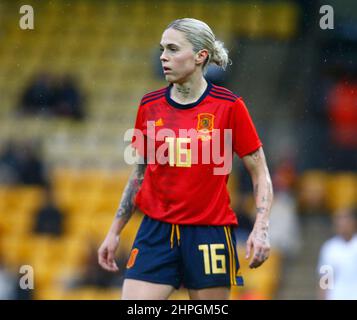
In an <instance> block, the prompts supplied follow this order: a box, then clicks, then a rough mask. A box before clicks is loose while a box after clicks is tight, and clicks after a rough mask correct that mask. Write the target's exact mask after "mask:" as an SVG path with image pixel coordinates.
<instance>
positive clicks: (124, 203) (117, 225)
mask: <svg viewBox="0 0 357 320" xmlns="http://www.w3.org/2000/svg"><path fill="white" fill-rule="evenodd" d="M145 171H146V164H137V165H136V166H135V168H134V169H133V172H132V173H131V175H130V178H129V180H128V183H127V184H126V186H125V189H124V192H123V195H122V198H121V200H120V204H119V208H118V210H117V212H116V215H115V219H114V221H113V224H112V226H111V228H110V232H113V233H115V234H120V232H121V231H122V229H123V228H124V226H125V225H126V224H127V222H128V221H129V219H130V217H131V216H132V214H133V213H134V212H135V209H136V207H135V203H134V199H135V196H136V194H137V193H138V191H139V189H140V187H141V185H142V183H143V181H144V175H145Z"/></svg>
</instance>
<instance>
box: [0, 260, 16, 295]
mask: <svg viewBox="0 0 357 320" xmlns="http://www.w3.org/2000/svg"><path fill="white" fill-rule="evenodd" d="M14 297H15V279H14V278H13V276H12V275H11V274H10V273H9V272H8V271H7V269H6V268H5V265H4V264H3V263H2V258H1V256H0V300H12V299H14Z"/></svg>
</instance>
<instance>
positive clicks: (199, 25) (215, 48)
mask: <svg viewBox="0 0 357 320" xmlns="http://www.w3.org/2000/svg"><path fill="white" fill-rule="evenodd" d="M170 28H172V29H175V30H178V31H181V32H183V33H184V34H185V37H186V39H187V41H189V42H190V43H191V44H192V46H193V50H194V52H196V53H197V52H198V51H200V50H202V49H206V50H207V51H208V58H207V59H206V61H205V63H204V64H203V71H204V72H205V70H206V68H207V67H208V65H209V64H212V63H214V64H216V65H217V66H219V67H222V69H223V70H225V69H226V67H227V65H228V64H232V61H231V60H230V59H229V58H228V50H227V49H226V48H225V47H224V44H223V42H222V41H219V40H216V36H215V35H214V33H213V32H212V30H211V28H210V27H209V26H208V25H207V24H206V23H204V22H203V21H201V20H197V19H193V18H183V19H177V20H174V21H173V22H171V23H170V24H169V25H168V26H167V29H170Z"/></svg>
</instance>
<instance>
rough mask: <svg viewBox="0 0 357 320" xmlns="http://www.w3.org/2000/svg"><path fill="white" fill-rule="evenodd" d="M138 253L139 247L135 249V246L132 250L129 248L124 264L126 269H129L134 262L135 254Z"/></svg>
mask: <svg viewBox="0 0 357 320" xmlns="http://www.w3.org/2000/svg"><path fill="white" fill-rule="evenodd" d="M138 253H139V249H137V248H134V249H133V250H131V253H130V257H129V260H128V263H127V265H126V268H127V269H130V268H131V267H132V266H133V265H134V264H135V260H136V256H137V255H138Z"/></svg>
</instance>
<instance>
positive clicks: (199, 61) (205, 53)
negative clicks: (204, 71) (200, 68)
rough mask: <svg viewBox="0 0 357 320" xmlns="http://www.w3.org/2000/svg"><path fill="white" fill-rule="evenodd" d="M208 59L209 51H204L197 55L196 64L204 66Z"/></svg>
mask: <svg viewBox="0 0 357 320" xmlns="http://www.w3.org/2000/svg"><path fill="white" fill-rule="evenodd" d="M207 58H208V50H207V49H202V50H200V51H198V52H197V53H196V59H195V60H196V64H202V63H204V62H205V61H206V59H207Z"/></svg>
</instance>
